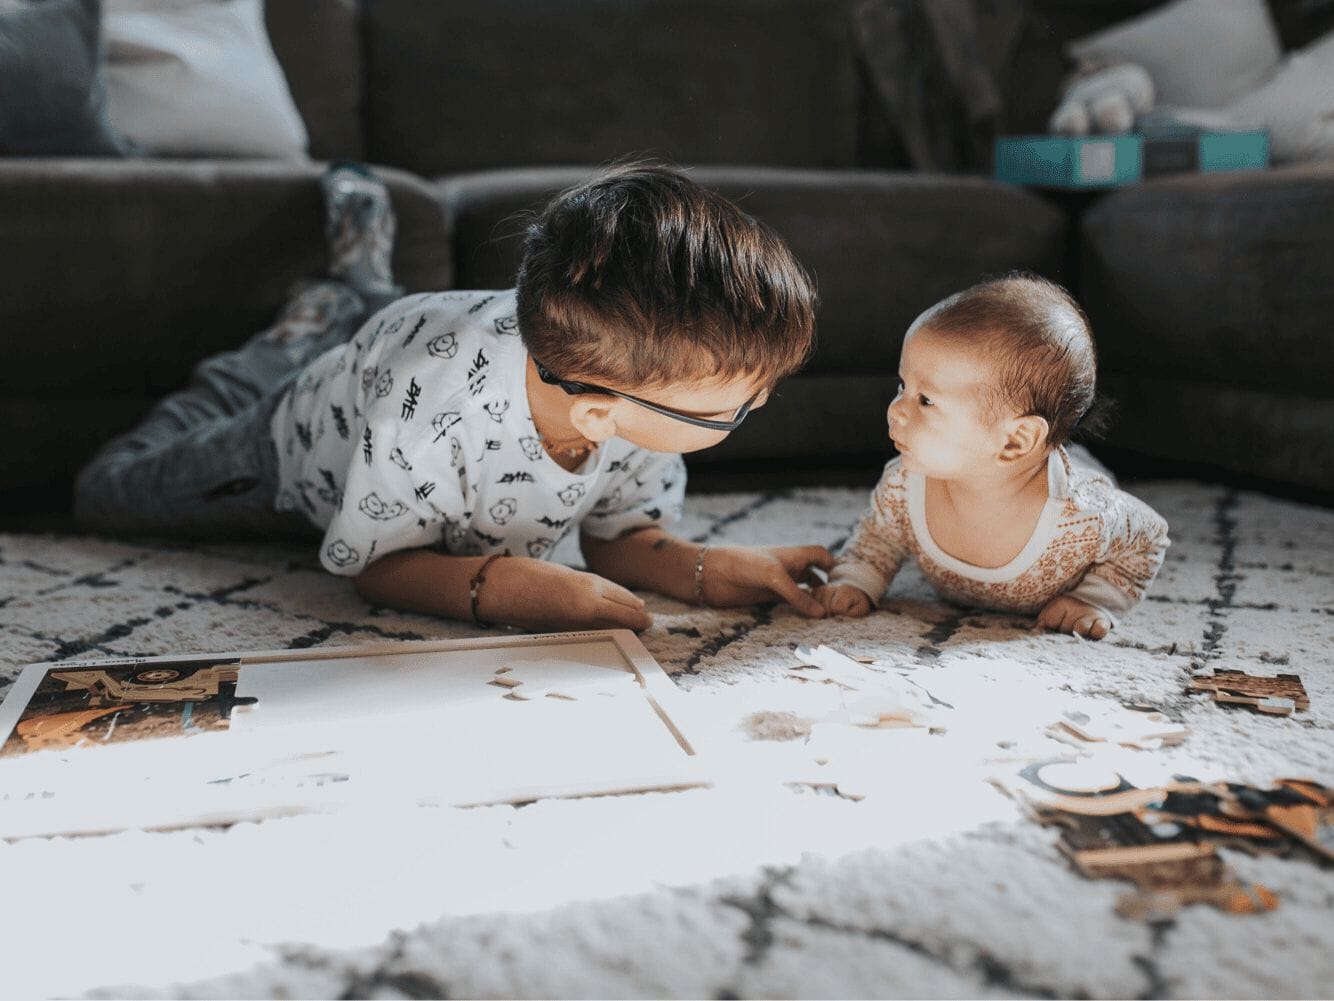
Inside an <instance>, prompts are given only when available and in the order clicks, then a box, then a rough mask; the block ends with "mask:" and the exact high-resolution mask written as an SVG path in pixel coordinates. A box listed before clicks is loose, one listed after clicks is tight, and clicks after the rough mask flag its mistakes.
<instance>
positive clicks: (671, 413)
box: [533, 358, 764, 431]
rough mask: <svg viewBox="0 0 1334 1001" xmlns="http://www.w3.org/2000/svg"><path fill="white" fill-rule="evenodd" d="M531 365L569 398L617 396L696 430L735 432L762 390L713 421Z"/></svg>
mask: <svg viewBox="0 0 1334 1001" xmlns="http://www.w3.org/2000/svg"><path fill="white" fill-rule="evenodd" d="M533 365H534V366H536V368H537V376H538V378H539V379H541V380H542V381H543V382H545V383H546V384H547V385H548V386H559V387H560V388H561V389H563V390H565V392H567V393H569V394H570V395H571V396H579V395H580V394H582V393H595V394H599V395H604V396H618V397H620V398H621V399H622V400H629V401H630V402H631V403H634V404H637V405H638V406H641V407H643V408H644V409H645V410H652V411H653V412H654V413H655V414H662V415H663V416H664V417H670V418H671V419H672V420H674V421H680V422H681V423H682V424H690V425H691V426H693V427H697V428H708V429H709V430H710V431H735V430H736V429H737V428H738V427H740V426H741V422H742V421H744V420H745V419H746V415H747V414H749V413H750V408H751V407H753V406H754V405H755V401H756V400H758V399H759V398H760V396H761V395H762V394H763V392H764V390H760V392H758V393H756V394H755V395H754V396H752V397H751V398H750V399H749V400H747V401H746V402H745V403H743V404H741V407H740V409H739V410H737V412H736V413H735V414H733V415H732V418H731V420H726V421H715V420H709V419H708V418H706V417H696V416H694V415H693V414H685V413H682V412H681V411H679V410H673V409H672V408H671V407H664V406H663V405H662V404H660V403H653V402H651V401H650V400H642V399H640V398H639V397H638V396H631V395H630V394H629V393H622V392H621V391H620V390H618V389H608V388H607V387H606V386H595V385H593V384H592V383H590V382H573V381H571V380H569V379H562V378H560V377H559V376H557V375H553V374H552V372H551V370H550V369H549V368H547V367H546V366H545V365H543V364H542V363H541V362H540V361H538V360H537V359H536V358H534V359H533Z"/></svg>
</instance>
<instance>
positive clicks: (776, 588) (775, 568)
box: [704, 546, 834, 619]
mask: <svg viewBox="0 0 1334 1001" xmlns="http://www.w3.org/2000/svg"><path fill="white" fill-rule="evenodd" d="M833 565H834V557H833V556H831V555H830V553H829V550H827V549H825V548H824V546H772V547H766V546H718V547H717V548H713V547H710V548H709V551H708V553H707V554H706V555H705V557H704V602H705V604H708V605H713V606H715V607H718V608H730V607H733V606H736V605H758V604H760V603H762V602H766V601H773V600H775V599H778V600H779V601H786V602H787V603H788V604H789V605H791V606H792V607H793V608H795V609H796V610H797V611H798V612H800V613H801V614H802V615H804V616H806V617H807V618H809V619H820V618H823V617H824V614H825V610H824V606H823V605H821V604H820V602H818V601H816V600H815V597H814V596H813V595H812V594H811V593H810V592H809V591H804V590H802V588H801V586H800V585H799V583H798V582H799V581H803V580H806V579H807V575H808V573H809V571H810V568H811V567H813V566H815V567H819V568H820V569H822V570H828V569H829V568H830V567H832V566H833Z"/></svg>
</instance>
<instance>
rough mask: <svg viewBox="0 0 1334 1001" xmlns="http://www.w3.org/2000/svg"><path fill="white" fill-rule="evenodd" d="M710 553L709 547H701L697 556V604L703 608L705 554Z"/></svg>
mask: <svg viewBox="0 0 1334 1001" xmlns="http://www.w3.org/2000/svg"><path fill="white" fill-rule="evenodd" d="M708 551H709V547H708V546H700V547H699V552H698V553H696V554H695V604H696V605H699V606H700V607H701V608H703V607H704V603H705V602H704V554H705V553H707V552H708Z"/></svg>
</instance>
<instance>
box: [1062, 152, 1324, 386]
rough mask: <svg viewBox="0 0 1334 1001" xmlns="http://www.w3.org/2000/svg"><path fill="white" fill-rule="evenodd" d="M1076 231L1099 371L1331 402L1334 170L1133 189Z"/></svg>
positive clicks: (1210, 177) (1204, 178)
mask: <svg viewBox="0 0 1334 1001" xmlns="http://www.w3.org/2000/svg"><path fill="white" fill-rule="evenodd" d="M1082 230H1083V232H1082V243H1083V255H1082V262H1081V278H1080V290H1081V299H1082V301H1083V303H1084V306H1085V308H1086V309H1087V311H1088V313H1089V317H1090V319H1091V320H1092V321H1093V330H1094V334H1095V336H1096V337H1097V340H1098V346H1099V350H1100V353H1101V357H1102V360H1103V363H1104V367H1108V368H1111V369H1119V370H1123V371H1126V372H1132V373H1133V372H1140V373H1143V374H1145V375H1151V376H1154V377H1165V376H1180V377H1184V378H1187V379H1191V380H1194V381H1197V382H1216V383H1219V384H1222V385H1227V386H1237V387H1243V388H1251V389H1260V390H1266V391H1285V390H1286V391H1291V392H1295V393H1306V394H1310V395H1315V396H1325V397H1329V396H1331V395H1334V340H1331V338H1330V336H1329V318H1330V316H1334V282H1331V280H1330V262H1331V261H1334V164H1322V165H1305V166H1300V167H1297V166H1294V167H1285V168H1282V169H1279V170H1272V171H1255V172H1242V173H1235V174H1199V175H1188V176H1178V177H1173V178H1165V179H1162V180H1158V181H1153V182H1150V183H1146V184H1143V185H1139V186H1136V187H1132V188H1125V189H1122V190H1120V191H1117V192H1114V193H1112V194H1109V195H1107V196H1106V197H1104V198H1103V199H1102V200H1100V201H1099V202H1098V203H1097V204H1096V205H1095V206H1094V207H1093V208H1092V209H1091V210H1090V211H1089V212H1088V213H1087V214H1086V215H1085V216H1084V220H1083V224H1082Z"/></svg>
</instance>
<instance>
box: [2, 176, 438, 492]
mask: <svg viewBox="0 0 1334 1001" xmlns="http://www.w3.org/2000/svg"><path fill="white" fill-rule="evenodd" d="M320 170H321V168H320V166H319V165H315V164H299V165H294V164H287V163H279V162H275V161H248V162H226V163H215V162H207V161H142V160H141V161H123V160H117V161H100V162H92V161H88V160H12V161H3V162H0V202H3V204H5V205H6V206H7V210H6V211H5V212H4V213H2V214H0V260H4V261H5V262H6V266H7V268H8V272H7V274H6V276H5V295H4V296H3V297H2V298H0V338H3V348H2V350H3V354H4V358H5V365H4V366H3V369H0V399H4V400H5V401H6V405H7V407H9V408H10V410H9V412H10V413H11V417H12V420H11V423H9V424H8V427H9V428H10V430H11V431H14V430H15V429H16V425H15V423H13V421H18V420H19V418H20V416H21V415H26V416H23V417H22V421H26V422H28V424H27V425H26V426H25V427H24V428H21V429H20V430H22V431H23V433H16V434H9V435H6V436H5V439H4V444H3V445H2V446H0V470H3V475H0V493H5V494H6V495H13V494H14V493H15V492H16V491H18V492H21V491H23V490H25V489H27V488H29V487H32V488H37V487H40V486H45V485H52V484H55V485H64V484H68V482H69V480H70V478H71V477H72V475H73V473H74V472H75V471H76V469H77V466H78V465H79V464H80V463H81V462H82V461H83V460H84V459H86V458H87V457H88V455H89V454H90V453H91V451H92V450H93V449H94V448H95V447H96V446H97V445H98V444H100V443H101V442H102V441H105V440H106V439H108V438H109V437H111V436H112V435H114V434H116V433H118V432H120V431H123V430H125V429H126V428H128V427H129V426H131V425H132V424H133V423H134V421H135V420H137V419H138V417H139V416H141V415H142V413H143V412H144V411H145V410H146V409H147V408H148V406H149V405H150V404H151V402H152V401H153V400H155V399H157V398H158V397H160V396H162V395H163V394H165V393H167V392H169V391H170V390H172V389H175V388H177V387H178V386H180V385H182V384H183V383H184V381H185V380H186V378H187V377H188V376H189V373H190V371H191V369H192V368H193V367H194V365H195V364H196V363H197V362H198V361H199V360H200V359H202V358H204V357H205V356H207V355H209V354H212V353H215V352H217V351H221V350H225V349H227V348H230V347H234V346H236V345H238V344H239V343H241V342H242V341H243V340H244V339H245V338H247V337H248V336H250V335H251V334H253V333H255V332H256V331H258V330H261V329H263V328H264V327H266V326H268V325H269V324H270V323H271V322H272V320H273V317H274V315H275V313H276V311H277V309H278V307H279V306H280V305H281V304H282V303H283V301H284V300H285V299H286V297H287V293H288V290H289V288H290V287H291V285H292V283H293V282H295V281H297V280H299V279H304V278H312V277H318V276H320V275H322V274H324V273H325V270H326V268H327V266H328V261H329V250H328V246H327V241H326V239H325V237H324V233H323V228H324V204H323V198H322V195H321V191H320V187H319V183H318V179H319V175H320ZM384 175H385V177H386V179H387V181H388V183H389V187H390V192H391V195H392V197H393V201H394V207H395V210H396V213H397V216H398V223H399V237H398V241H397V246H396V253H395V258H394V265H395V272H396V277H397V278H398V280H399V281H400V282H402V283H403V284H404V285H405V286H407V288H408V289H409V290H410V291H419V290H425V289H434V288H447V287H449V285H450V283H451V280H452V277H453V271H452V267H451V257H450V240H449V235H448V232H447V230H446V228H445V222H444V216H443V213H442V211H441V208H440V203H439V200H438V199H437V198H436V196H435V192H434V190H433V189H432V188H431V187H429V186H428V185H427V184H425V183H424V182H422V181H420V180H418V179H416V178H414V177H411V176H409V175H406V174H403V173H400V172H397V171H385V172H384ZM80 401H82V402H80ZM29 404H31V405H29ZM34 421H40V422H41V424H42V427H41V428H40V436H41V438H42V440H43V441H44V442H47V444H45V445H43V446H42V447H40V448H35V447H34V445H33V441H34V435H37V434H38V430H37V429H35V428H34V425H33V424H32V422H34ZM20 423H22V422H20Z"/></svg>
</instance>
